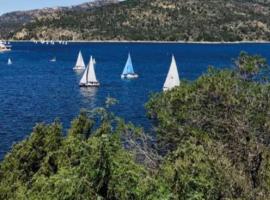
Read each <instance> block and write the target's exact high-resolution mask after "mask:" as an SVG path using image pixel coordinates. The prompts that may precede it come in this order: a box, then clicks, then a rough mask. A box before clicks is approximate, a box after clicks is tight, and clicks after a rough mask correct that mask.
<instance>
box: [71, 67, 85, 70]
mask: <svg viewBox="0 0 270 200" xmlns="http://www.w3.org/2000/svg"><path fill="white" fill-rule="evenodd" d="M73 70H85V67H84V68H82V67H73Z"/></svg>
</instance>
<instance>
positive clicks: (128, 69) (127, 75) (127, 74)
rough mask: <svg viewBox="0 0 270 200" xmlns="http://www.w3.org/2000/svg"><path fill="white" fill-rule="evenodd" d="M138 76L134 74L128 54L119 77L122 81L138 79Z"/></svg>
mask: <svg viewBox="0 0 270 200" xmlns="http://www.w3.org/2000/svg"><path fill="white" fill-rule="evenodd" d="M138 77H139V75H138V74H136V73H135V72H134V68H133V65H132V61H131V56H130V54H128V59H127V62H126V65H125V68H124V70H123V73H122V75H121V78H122V79H135V78H138Z"/></svg>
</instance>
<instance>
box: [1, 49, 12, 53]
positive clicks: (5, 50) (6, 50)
mask: <svg viewBox="0 0 270 200" xmlns="http://www.w3.org/2000/svg"><path fill="white" fill-rule="evenodd" d="M8 51H11V49H0V53H2V52H8Z"/></svg>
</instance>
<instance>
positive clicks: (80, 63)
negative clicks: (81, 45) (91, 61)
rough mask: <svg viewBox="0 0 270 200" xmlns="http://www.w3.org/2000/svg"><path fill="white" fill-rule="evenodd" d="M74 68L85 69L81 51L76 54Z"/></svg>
mask: <svg viewBox="0 0 270 200" xmlns="http://www.w3.org/2000/svg"><path fill="white" fill-rule="evenodd" d="M74 69H82V70H83V69H85V64H84V61H83V57H82V53H81V51H80V52H79V54H78V58H77V62H76V65H75V67H74Z"/></svg>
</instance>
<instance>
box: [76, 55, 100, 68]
mask: <svg viewBox="0 0 270 200" xmlns="http://www.w3.org/2000/svg"><path fill="white" fill-rule="evenodd" d="M94 64H95V63H94ZM73 69H74V70H85V64H84V61H83V57H82V52H81V51H80V52H79V54H78V58H77V62H76V65H75V67H74V68H73Z"/></svg>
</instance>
